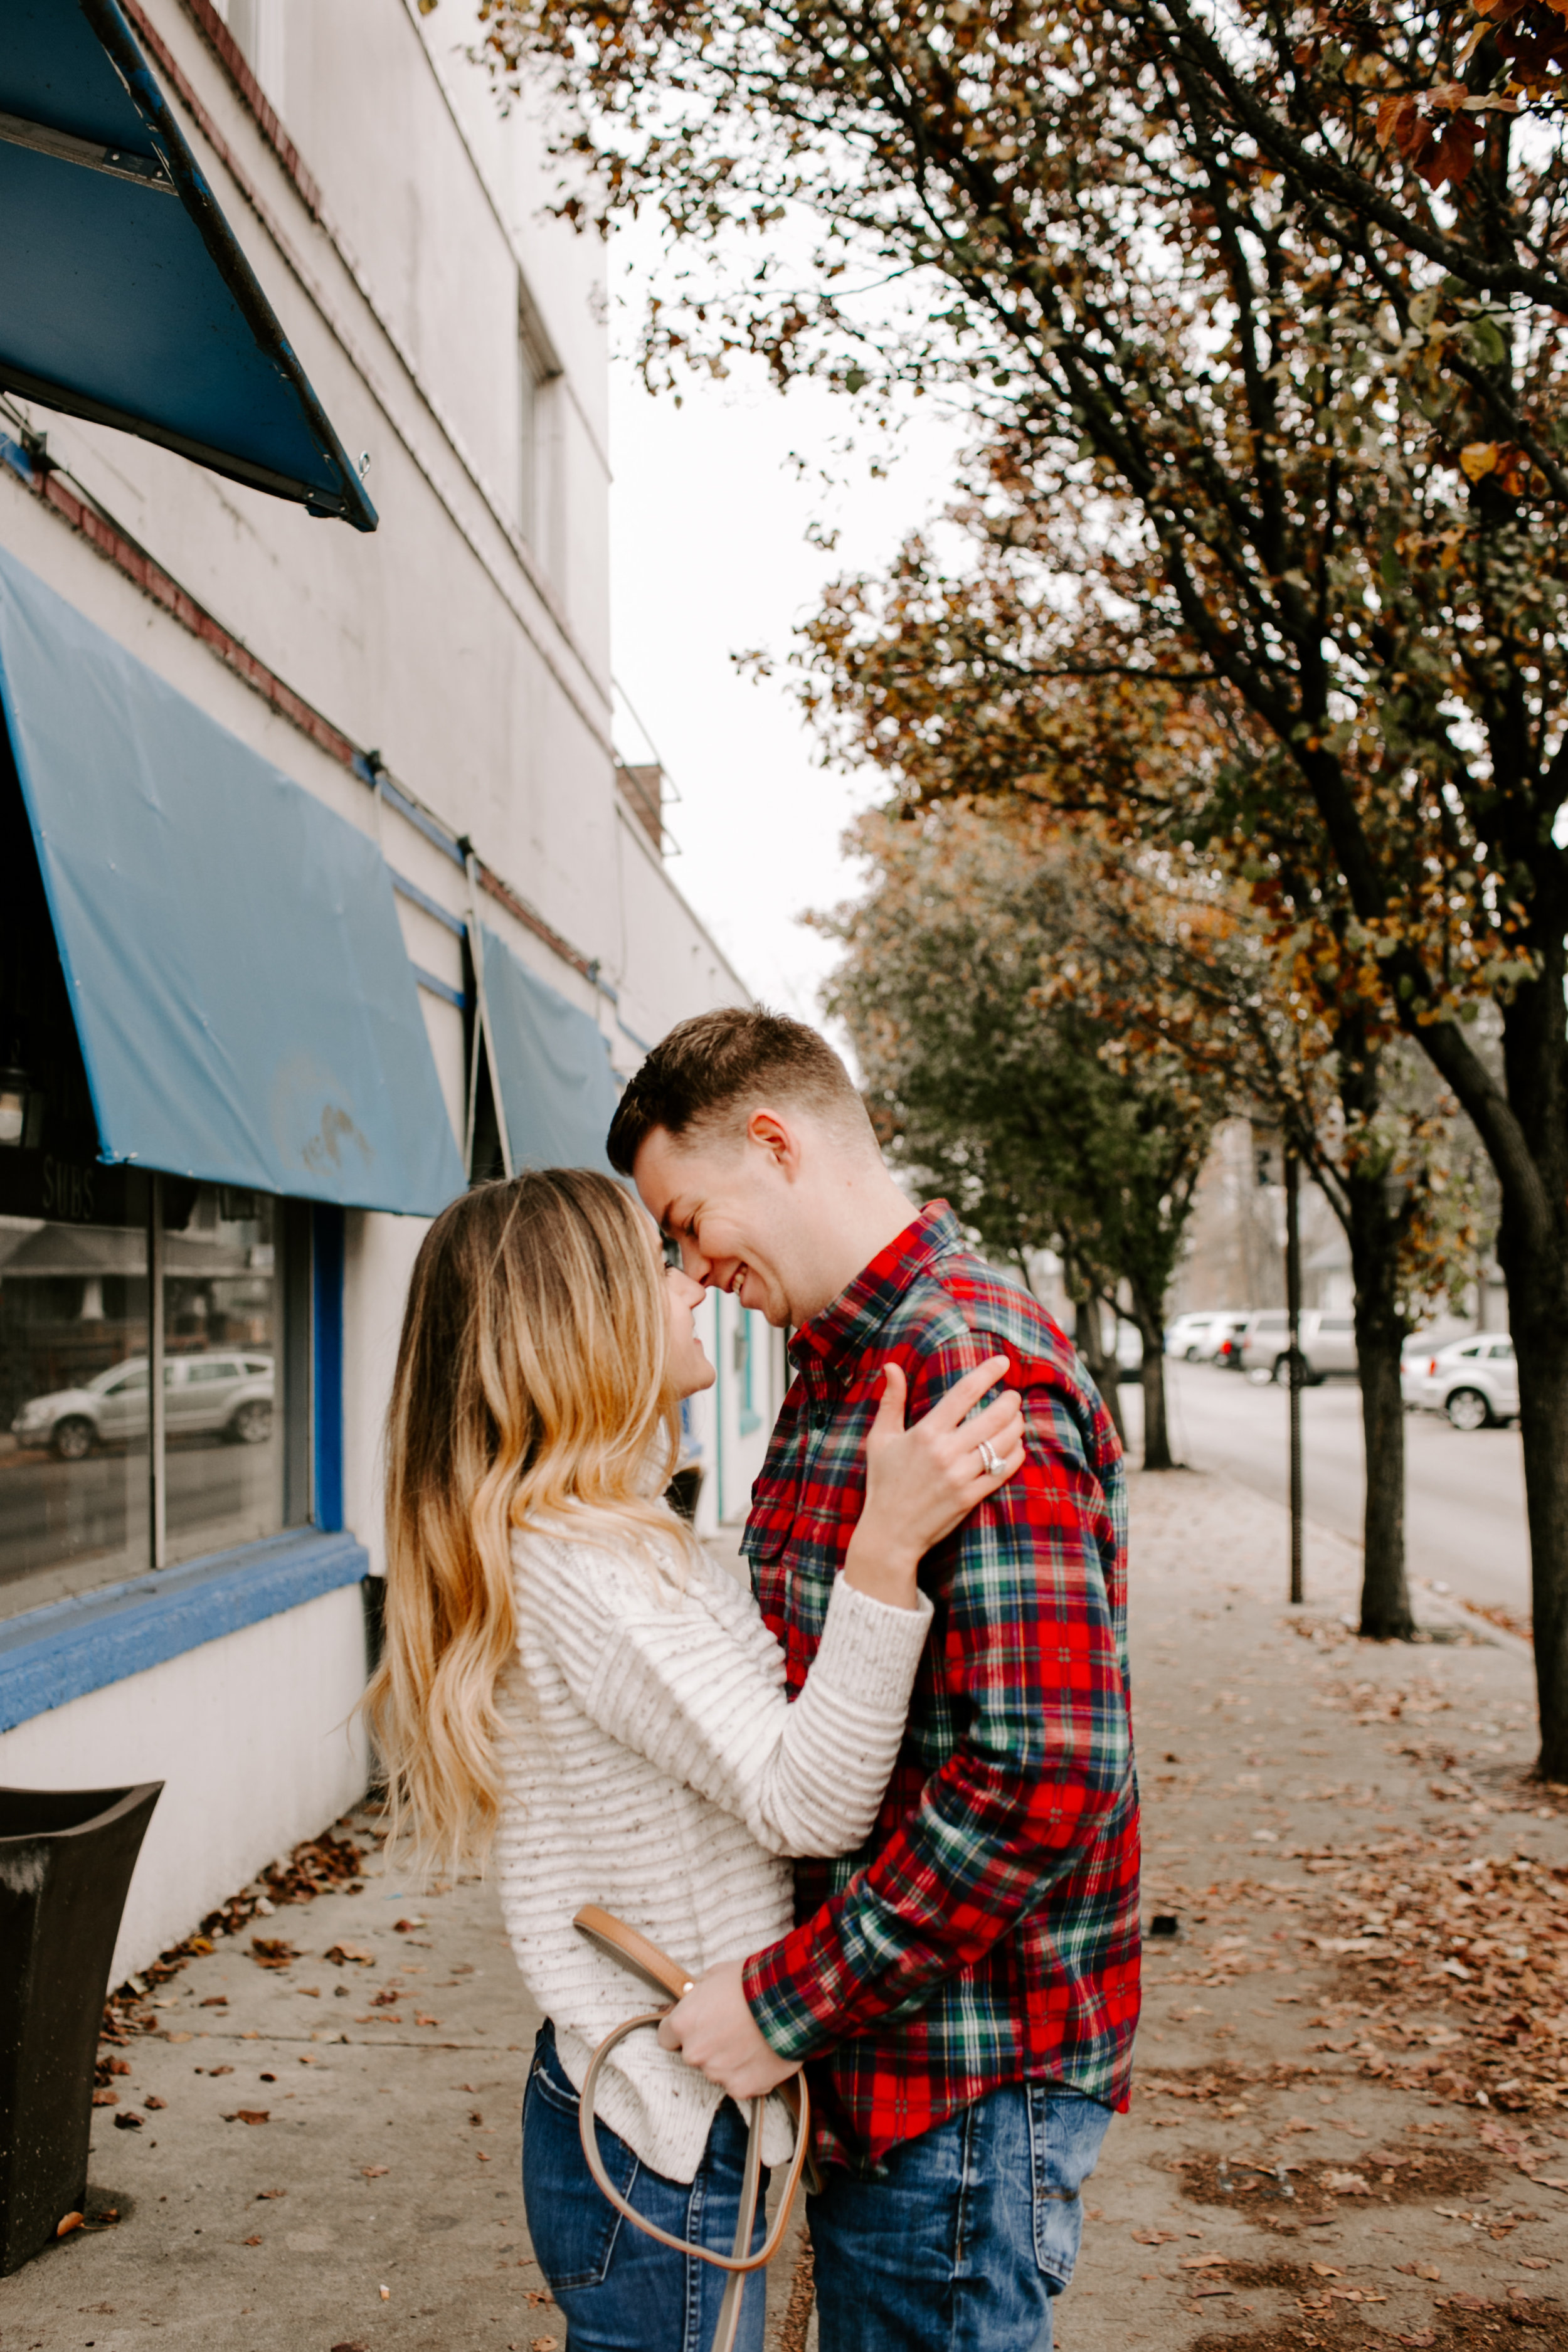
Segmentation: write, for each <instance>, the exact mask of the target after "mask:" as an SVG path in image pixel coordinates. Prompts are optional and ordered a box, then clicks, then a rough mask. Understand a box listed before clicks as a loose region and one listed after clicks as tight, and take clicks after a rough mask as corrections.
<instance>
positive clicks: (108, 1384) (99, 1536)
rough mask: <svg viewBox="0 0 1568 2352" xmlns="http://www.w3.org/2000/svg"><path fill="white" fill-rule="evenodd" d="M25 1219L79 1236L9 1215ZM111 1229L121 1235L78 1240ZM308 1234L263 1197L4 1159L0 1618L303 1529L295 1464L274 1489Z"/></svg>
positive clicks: (22, 1156)
mask: <svg viewBox="0 0 1568 2352" xmlns="http://www.w3.org/2000/svg"><path fill="white" fill-rule="evenodd" d="M29 1190H30V1191H31V1192H33V1193H34V1194H35V1195H37V1199H36V1202H26V1201H25V1199H24V1195H25V1193H26V1192H28V1191H29ZM154 1200H158V1201H160V1202H161V1204H162V1214H161V1218H160V1221H159V1225H158V1229H157V1232H156V1234H153V1229H152V1225H151V1222H150V1215H149V1203H150V1202H153V1201H154ZM35 1204H36V1205H37V1206H39V1207H44V1206H47V1207H54V1208H64V1209H65V1210H66V1211H67V1212H68V1213H69V1212H71V1211H72V1210H74V1212H75V1218H74V1220H73V1219H72V1218H71V1216H70V1215H69V1214H68V1215H67V1216H65V1217H50V1216H36V1215H35V1216H29V1215H26V1214H25V1213H17V1211H18V1210H19V1209H21V1208H23V1207H24V1206H26V1205H35ZM105 1209H107V1210H108V1212H109V1213H110V1214H113V1215H115V1216H116V1217H117V1218H119V1219H121V1220H122V1222H115V1223H96V1222H90V1221H91V1220H93V1219H94V1218H95V1217H96V1216H97V1215H98V1214H99V1213H100V1212H103V1211H104V1210H105ZM138 1210H140V1211H141V1215H140V1216H139V1217H138V1216H137V1215H136V1212H137V1211H138ZM132 1219H134V1220H135V1222H132ZM150 1248H153V1249H155V1255H156V1256H157V1258H158V1260H159V1261H160V1262H161V1266H162V1292H163V1317H162V1329H161V1331H160V1329H159V1328H158V1320H157V1318H154V1317H153V1316H152V1315H151V1314H150V1312H149V1302H150V1297H151V1292H150V1287H149V1278H148V1276H149V1251H150ZM290 1252H292V1255H293V1256H294V1258H295V1259H299V1258H300V1257H301V1256H303V1257H304V1258H306V1260H307V1264H306V1265H303V1266H301V1265H298V1264H296V1265H294V1266H293V1268H292V1275H293V1279H292V1280H290V1279H289V1275H290V1268H289V1256H290ZM308 1253H309V1240H308V1221H307V1220H306V1219H305V1218H304V1217H302V1216H300V1214H298V1213H294V1212H293V1210H292V1207H291V1204H288V1203H284V1202H278V1201H275V1200H273V1199H272V1198H271V1197H270V1196H269V1195H268V1194H267V1193H262V1192H237V1191H234V1190H231V1189H228V1188H226V1187H223V1186H219V1185H212V1184H200V1185H198V1184H195V1183H190V1182H184V1181H179V1180H177V1179H174V1178H172V1177H164V1178H162V1179H153V1178H151V1177H148V1176H146V1175H144V1174H142V1172H141V1171H125V1170H122V1169H104V1168H95V1167H93V1166H91V1164H90V1163H89V1165H88V1166H87V1167H86V1168H82V1167H77V1168H74V1169H72V1168H67V1167H65V1166H64V1165H63V1164H62V1163H58V1162H55V1161H52V1160H49V1159H48V1156H47V1154H45V1153H43V1152H41V1151H40V1152H28V1151H16V1152H12V1151H8V1150H7V1151H0V1616H15V1615H16V1614H17V1613H18V1612H21V1611H23V1610H26V1609H35V1608H37V1607H39V1606H41V1605H42V1604H43V1603H44V1602H46V1601H58V1600H62V1599H64V1598H65V1597H67V1596H68V1594H71V1593H76V1592H85V1591H92V1590H94V1589H95V1588H97V1587H99V1586H101V1585H105V1584H114V1583H118V1582H120V1581H121V1580H122V1579H123V1578H125V1577H129V1576H135V1575H138V1574H140V1573H142V1571H143V1570H147V1569H150V1568H153V1567H160V1566H173V1565H174V1564H175V1563H176V1562H178V1561H180V1560H185V1559H195V1558H198V1557H199V1556H201V1555H202V1554H204V1553H206V1552H214V1551H222V1550H226V1549H229V1548H230V1547H232V1546H234V1545H237V1544H243V1543H250V1542H254V1541H255V1540H256V1539H257V1538H260V1537H263V1536H269V1535H276V1534H278V1533H279V1530H280V1529H281V1528H284V1527H285V1526H286V1525H288V1524H289V1519H290V1517H293V1518H302V1517H306V1516H307V1512H306V1510H305V1509H304V1508H303V1507H301V1498H302V1497H303V1496H308V1493H309V1481H308V1475H301V1469H302V1465H301V1464H300V1462H299V1461H298V1460H296V1461H295V1462H294V1463H293V1465H292V1469H293V1475H292V1477H291V1478H289V1476H288V1475H286V1473H287V1471H288V1469H289V1461H288V1456H289V1452H290V1443H291V1444H292V1451H293V1453H294V1454H296V1455H298V1454H300V1452H301V1451H308V1444H309V1437H308V1418H307V1415H306V1414H305V1413H304V1412H303V1411H302V1410H300V1407H301V1405H302V1402H303V1400H302V1398H301V1397H300V1396H299V1395H298V1394H296V1395H295V1396H294V1397H293V1398H292V1400H290V1398H289V1394H288V1391H289V1388H290V1386H291V1385H292V1387H293V1388H294V1389H295V1390H296V1391H297V1390H299V1389H300V1388H302V1387H303V1386H305V1385H307V1384H308V1375H307V1374H306V1373H305V1370H304V1363H305V1360H306V1350H305V1349H304V1348H303V1347H302V1345H301V1340H302V1338H303V1337H305V1336H307V1335H302V1334H301V1332H300V1330H299V1329H298V1328H292V1329H291V1330H289V1331H287V1332H286V1330H285V1325H286V1323H291V1324H293V1325H295V1326H297V1325H298V1324H299V1322H300V1318H301V1317H302V1316H303V1317H306V1318H308V1313H309V1308H308V1303H305V1302H307V1301H308V1279H307V1281H306V1282H305V1283H304V1284H302V1283H301V1280H300V1276H301V1274H303V1275H305V1276H307V1277H308ZM290 1364H292V1365H293V1366H295V1367H296V1370H295V1376H294V1380H293V1382H292V1383H290V1381H289V1366H290ZM160 1374H161V1384H162V1390H163V1446H162V1450H161V1452H160V1453H158V1454H153V1451H152V1437H153V1414H152V1412H151V1411H150V1406H151V1402H152V1397H153V1379H154V1378H155V1377H158V1376H159V1375H160ZM290 1402H292V1403H293V1405H294V1407H295V1410H294V1411H293V1412H292V1414H290V1412H289V1403H290ZM304 1466H305V1467H306V1468H307V1469H308V1465H304ZM290 1499H292V1502H293V1504H294V1508H293V1510H292V1511H290V1510H289V1501H290Z"/></svg>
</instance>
